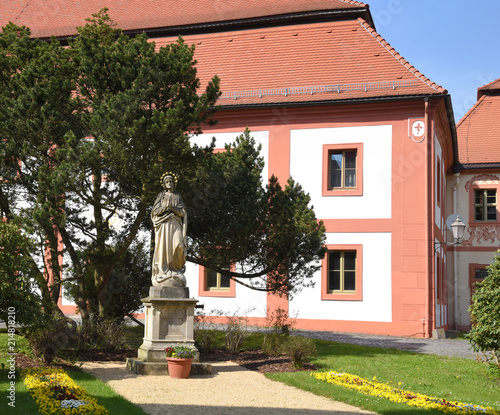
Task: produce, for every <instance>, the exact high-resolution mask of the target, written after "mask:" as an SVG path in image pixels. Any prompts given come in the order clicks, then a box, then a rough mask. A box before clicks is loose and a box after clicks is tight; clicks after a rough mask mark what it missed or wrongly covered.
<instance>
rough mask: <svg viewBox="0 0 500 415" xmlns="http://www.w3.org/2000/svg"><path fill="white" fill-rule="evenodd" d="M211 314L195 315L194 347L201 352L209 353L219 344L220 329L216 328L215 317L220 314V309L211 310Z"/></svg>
mask: <svg viewBox="0 0 500 415" xmlns="http://www.w3.org/2000/svg"><path fill="white" fill-rule="evenodd" d="M210 313H211V314H213V315H203V314H201V313H199V314H197V315H196V318H195V323H194V341H195V344H196V347H197V348H198V349H199V350H200V351H201V352H203V353H211V352H213V351H214V350H216V349H217V347H218V346H219V344H218V340H219V337H220V333H221V332H220V330H217V326H216V324H215V318H217V317H219V316H221V315H222V311H220V310H212V311H211V312H210Z"/></svg>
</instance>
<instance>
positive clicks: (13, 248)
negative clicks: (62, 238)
mask: <svg viewBox="0 0 500 415" xmlns="http://www.w3.org/2000/svg"><path fill="white" fill-rule="evenodd" d="M32 251H33V241H32V240H31V239H30V238H29V237H27V236H26V235H25V234H23V233H22V232H21V230H20V228H19V226H16V225H15V224H13V223H6V222H3V221H0V320H2V321H7V315H8V314H9V312H11V313H12V314H13V315H14V316H15V321H16V324H21V325H33V324H34V325H40V324H42V322H43V320H42V319H41V318H40V313H39V309H40V305H41V304H42V305H43V298H42V297H41V296H40V295H39V294H38V290H37V281H36V280H35V279H34V278H33V276H38V275H39V274H38V273H36V272H33V265H34V264H33V262H32V261H31V256H30V254H29V253H30V252H32ZM13 270H15V271H14V272H13ZM40 282H41V283H42V284H43V283H44V282H45V281H44V280H43V279H42V280H41V281H38V283H40ZM44 288H45V289H46V285H45V287H44ZM51 305H52V304H51V302H47V303H46V304H45V306H46V307H51Z"/></svg>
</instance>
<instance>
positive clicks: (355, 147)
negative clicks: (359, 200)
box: [322, 143, 363, 196]
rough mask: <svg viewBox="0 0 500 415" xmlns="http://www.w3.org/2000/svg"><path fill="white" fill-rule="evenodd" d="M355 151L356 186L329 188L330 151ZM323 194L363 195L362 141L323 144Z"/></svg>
mask: <svg viewBox="0 0 500 415" xmlns="http://www.w3.org/2000/svg"><path fill="white" fill-rule="evenodd" d="M341 151H342V152H344V151H356V187H339V188H333V189H330V188H329V176H330V154H331V153H332V152H341ZM322 179H323V183H322V194H323V196H362V195H363V143H345V144H324V145H323V177H322Z"/></svg>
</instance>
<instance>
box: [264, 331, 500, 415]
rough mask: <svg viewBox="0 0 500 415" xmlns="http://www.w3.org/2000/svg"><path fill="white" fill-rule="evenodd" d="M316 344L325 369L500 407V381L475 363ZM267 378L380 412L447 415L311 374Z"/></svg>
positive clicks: (415, 354) (451, 358) (426, 392)
mask: <svg viewBox="0 0 500 415" xmlns="http://www.w3.org/2000/svg"><path fill="white" fill-rule="evenodd" d="M457 341H460V340H457ZM315 343H316V345H317V351H318V355H317V357H316V358H315V359H313V360H312V363H313V364H314V365H316V366H318V367H320V368H321V370H322V371H323V370H324V371H330V370H335V371H337V372H346V373H351V374H355V375H357V376H360V377H362V378H366V379H373V377H374V376H375V377H376V378H377V381H379V382H382V383H387V384H392V385H394V386H395V387H397V388H402V389H404V390H408V391H412V392H417V393H422V394H424V395H428V396H438V397H445V398H446V400H448V401H453V400H457V401H462V402H468V403H472V404H475V405H485V406H491V407H493V408H496V409H500V398H499V397H500V393H499V392H500V383H499V382H498V380H495V379H491V378H488V377H487V376H486V369H485V367H484V366H480V365H477V364H476V362H475V361H474V360H472V359H460V358H453V357H448V356H446V357H445V356H435V355H428V354H420V353H415V352H408V351H401V350H395V349H381V348H377V347H368V346H357V345H353V344H344V343H335V342H329V341H322V340H316V341H315ZM266 376H267V377H269V378H271V379H273V380H278V381H281V382H285V383H287V384H290V385H292V386H294V387H297V388H300V389H303V390H307V391H310V392H313V393H315V394H318V395H321V396H325V397H327V398H329V399H333V400H336V401H341V402H345V403H348V404H351V405H354V406H357V407H360V408H364V409H368V410H371V411H373V412H376V413H378V414H387V415H396V414H401V413H411V414H420V413H421V414H436V415H438V414H442V412H440V411H437V410H428V409H424V408H411V409H409V408H408V407H405V406H404V405H403V404H398V403H394V402H390V401H388V400H386V399H381V398H377V397H372V396H366V395H362V394H359V393H358V392H355V391H350V390H347V389H344V388H341V387H338V386H335V385H331V384H326V383H324V382H318V381H316V380H315V379H314V378H313V377H311V376H310V371H298V372H289V373H276V374H274V373H272V374H266ZM471 385H474V387H471Z"/></svg>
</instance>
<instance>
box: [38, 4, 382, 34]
mask: <svg viewBox="0 0 500 415" xmlns="http://www.w3.org/2000/svg"><path fill="white" fill-rule="evenodd" d="M359 17H361V18H363V19H365V20H367V21H368V22H370V24H372V25H374V22H373V19H372V16H371V13H370V11H369V9H368V7H359V8H353V9H341V10H312V11H306V12H297V13H287V14H282V15H273V16H261V17H254V18H245V19H237V20H226V21H220V22H203V23H194V24H189V25H179V26H164V27H149V28H148V27H142V28H137V29H123V33H124V34H126V35H128V36H135V35H137V34H140V33H146V34H147V35H148V37H150V38H152V39H154V38H159V37H172V36H179V35H184V36H185V35H193V34H203V33H216V32H227V31H233V30H243V29H244V30H247V29H255V28H259V27H267V26H269V25H275V26H276V25H277V26H280V25H281V26H283V25H291V24H296V23H301V24H304V23H317V22H322V21H332V20H347V19H357V18H359ZM75 35H76V33H75V34H71V35H69V34H68V35H65V36H55V38H56V39H57V40H59V41H63V42H64V41H65V40H66V39H68V38H71V37H73V36H75ZM39 39H41V40H49V39H50V37H39Z"/></svg>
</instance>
